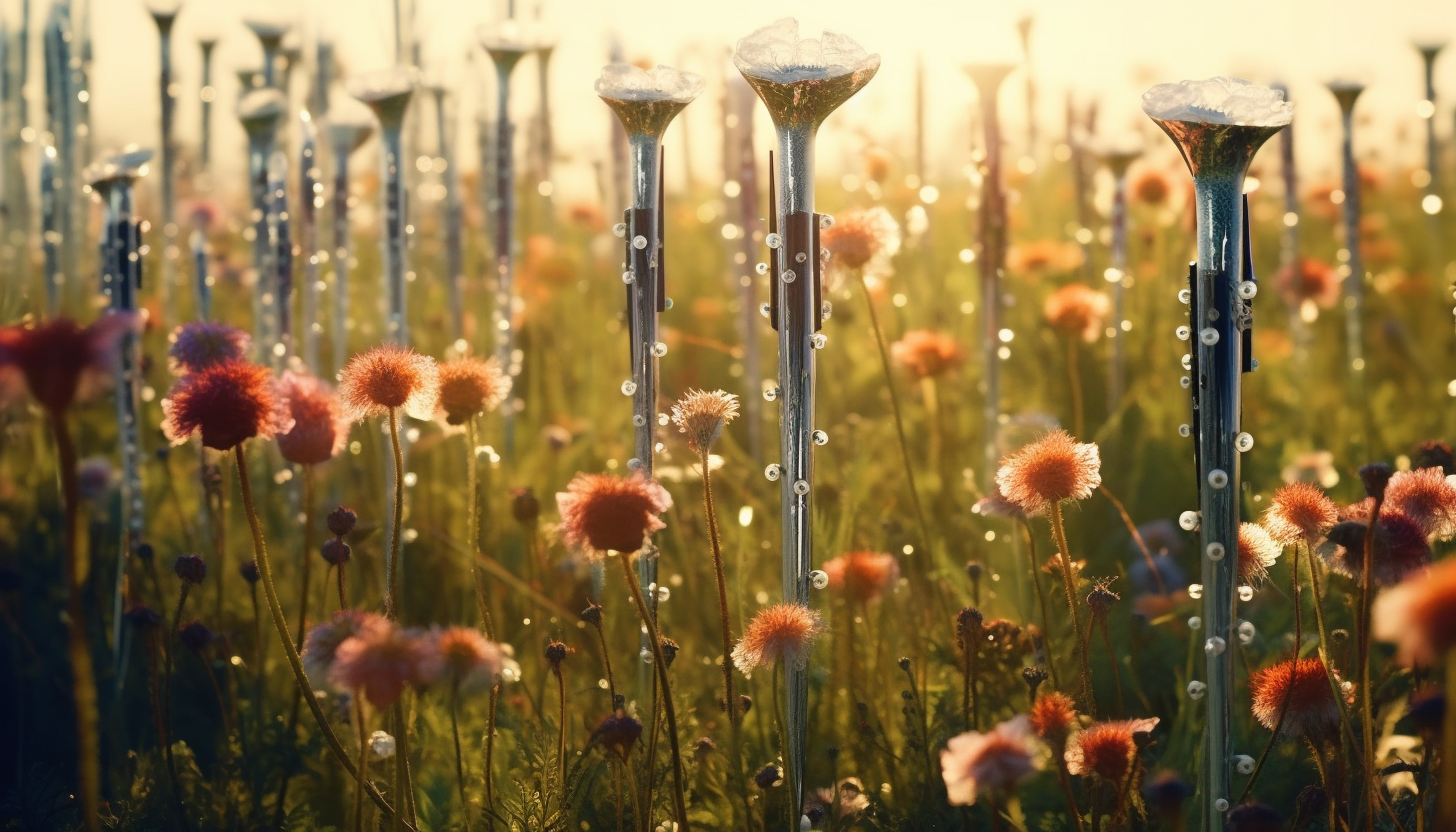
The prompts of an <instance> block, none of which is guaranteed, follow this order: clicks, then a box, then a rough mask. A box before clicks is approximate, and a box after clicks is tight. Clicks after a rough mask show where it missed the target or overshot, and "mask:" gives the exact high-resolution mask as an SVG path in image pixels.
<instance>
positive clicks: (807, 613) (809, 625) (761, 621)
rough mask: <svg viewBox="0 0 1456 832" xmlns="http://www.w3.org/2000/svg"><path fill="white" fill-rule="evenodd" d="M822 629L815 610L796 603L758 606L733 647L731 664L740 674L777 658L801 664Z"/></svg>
mask: <svg viewBox="0 0 1456 832" xmlns="http://www.w3.org/2000/svg"><path fill="white" fill-rule="evenodd" d="M823 629H824V624H823V623H822V622H821V621H820V619H819V613H817V612H815V611H813V610H811V609H809V608H808V607H803V606H800V605H798V604H775V605H774V606H772V607H766V608H764V609H763V610H760V611H759V613H758V615H755V616H754V617H753V620H752V621H750V622H748V628H747V629H746V630H744V631H743V638H741V639H739V641H738V646H736V647H734V648H733V657H732V658H733V664H735V665H737V667H738V670H739V671H740V672H742V673H743V675H744V676H751V675H752V674H753V671H754V670H755V669H757V668H760V667H768V666H770V665H772V664H774V663H775V662H777V661H779V660H780V659H782V660H783V662H784V664H786V665H788V666H791V667H796V668H803V667H804V666H805V665H806V664H807V663H808V661H809V650H810V649H811V648H812V647H813V646H814V639H815V638H816V637H817V636H818V635H819V633H820V631H821V630H823Z"/></svg>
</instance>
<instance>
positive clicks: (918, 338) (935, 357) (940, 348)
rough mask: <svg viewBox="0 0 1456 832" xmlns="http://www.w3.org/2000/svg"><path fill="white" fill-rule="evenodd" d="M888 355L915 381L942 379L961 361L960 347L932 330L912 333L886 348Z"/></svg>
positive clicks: (962, 357) (917, 330)
mask: <svg viewBox="0 0 1456 832" xmlns="http://www.w3.org/2000/svg"><path fill="white" fill-rule="evenodd" d="M890 355H892V356H894V358H895V360H896V361H898V362H900V364H902V365H903V366H904V367H905V369H907V370H909V371H910V372H911V373H913V374H914V375H915V377H916V378H935V377H937V376H942V375H945V374H946V373H948V372H950V371H951V370H952V369H954V368H956V367H958V366H960V364H961V362H962V361H965V358H966V356H965V353H964V352H963V351H962V350H961V345H960V344H958V343H956V340H955V339H954V338H952V337H950V336H949V335H946V334H944V333H941V332H936V331H935V330H932V329H912V330H910V331H909V332H907V333H905V334H904V335H903V336H901V338H900V340H898V341H896V342H895V343H893V344H891V345H890Z"/></svg>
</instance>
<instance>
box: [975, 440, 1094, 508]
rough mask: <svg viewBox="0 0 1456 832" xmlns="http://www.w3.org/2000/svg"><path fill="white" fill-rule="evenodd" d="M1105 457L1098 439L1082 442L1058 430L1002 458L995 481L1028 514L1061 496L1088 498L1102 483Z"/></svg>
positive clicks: (1071, 498) (1062, 498)
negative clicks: (1099, 451) (1096, 440)
mask: <svg viewBox="0 0 1456 832" xmlns="http://www.w3.org/2000/svg"><path fill="white" fill-rule="evenodd" d="M1101 467H1102V460H1101V458H1100V457H1099V456H1098V453H1097V445H1096V444H1095V443H1081V442H1077V441H1076V440H1074V439H1073V438H1072V437H1071V436H1070V435H1069V434H1068V433H1067V432H1066V431H1064V430H1056V431H1052V432H1051V433H1048V434H1046V435H1045V436H1043V437H1042V438H1040V439H1038V440H1036V441H1035V442H1032V443H1031V444H1029V445H1026V446H1025V447H1023V448H1022V449H1021V450H1019V451H1017V452H1016V453H1014V454H1012V455H1011V457H1010V458H1008V459H1004V460H1002V461H1001V469H1000V470H999V471H997V472H996V485H997V487H999V488H1000V489H1001V493H1002V494H1003V495H1005V496H1006V499H1008V500H1010V501H1011V502H1013V503H1016V504H1017V505H1019V506H1021V508H1022V510H1024V511H1025V512H1027V513H1028V514H1034V513H1037V512H1041V511H1046V510H1047V509H1048V508H1050V507H1051V505H1052V504H1053V503H1059V502H1061V501H1062V500H1085V499H1086V498H1087V497H1089V496H1091V495H1092V492H1093V491H1095V490H1096V489H1097V487H1098V486H1100V485H1101V484H1102V472H1101Z"/></svg>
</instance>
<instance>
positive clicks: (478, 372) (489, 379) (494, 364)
mask: <svg viewBox="0 0 1456 832" xmlns="http://www.w3.org/2000/svg"><path fill="white" fill-rule="evenodd" d="M439 370H440V410H441V412H443V413H444V414H445V421H446V422H447V423H448V424H451V425H463V424H465V423H466V422H468V421H470V417H472V416H474V415H476V414H477V413H485V412H487V411H491V410H495V409H496V408H497V407H499V406H500V403H501V402H503V401H505V399H506V396H507V395H508V394H509V393H510V392H511V379H510V377H509V376H507V375H506V374H505V373H503V372H501V369H500V362H499V361H497V360H495V358H490V359H488V360H485V361H481V360H480V359H478V358H470V357H468V356H467V357H464V358H456V359H454V360H452V361H446V362H444V363H443V364H441V365H440V367H439Z"/></svg>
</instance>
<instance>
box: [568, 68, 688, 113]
mask: <svg viewBox="0 0 1456 832" xmlns="http://www.w3.org/2000/svg"><path fill="white" fill-rule="evenodd" d="M703 87H704V83H703V79H702V78H700V77H698V76H697V75H694V74H693V73H691V72H679V71H678V70H676V69H673V68H672V67H670V66H658V67H657V68H656V69H643V68H641V67H639V66H635V65H633V64H628V63H616V64H608V65H607V66H604V67H602V72H601V74H600V75H599V76H597V81H596V84H595V85H594V87H593V89H595V90H596V93H597V95H599V96H601V97H603V98H614V99H618V100H622V101H676V102H678V103H680V104H687V103H689V102H691V101H692V100H693V99H694V98H696V97H697V96H698V95H699V94H701V93H702V91H703Z"/></svg>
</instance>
